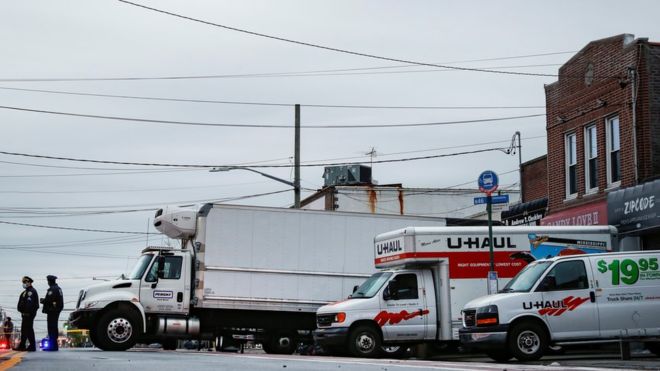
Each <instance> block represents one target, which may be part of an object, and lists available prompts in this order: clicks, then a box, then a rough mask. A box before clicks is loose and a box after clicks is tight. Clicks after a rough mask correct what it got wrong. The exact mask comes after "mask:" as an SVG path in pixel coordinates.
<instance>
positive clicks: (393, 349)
mask: <svg viewBox="0 0 660 371" xmlns="http://www.w3.org/2000/svg"><path fill="white" fill-rule="evenodd" d="M380 350H381V351H382V355H383V356H385V357H388V358H401V357H403V355H404V354H406V351H407V350H408V348H407V347H405V346H401V345H384V346H382V347H380Z"/></svg>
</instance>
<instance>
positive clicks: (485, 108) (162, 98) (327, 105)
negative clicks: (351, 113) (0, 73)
mask: <svg viewBox="0 0 660 371" xmlns="http://www.w3.org/2000/svg"><path fill="white" fill-rule="evenodd" d="M0 81H2V80H1V79H0ZM0 90H14V91H26V92H38V93H48V94H62V95H75V96H87V97H104V98H118V99H136V100H152V101H166V102H186V103H209V104H234V105H250V106H278V107H294V106H295V105H296V103H274V102H241V101H227V100H206V99H184V98H166V97H148V96H135V95H114V94H99V93H85V92H73V91H63V90H45V89H25V88H10V87H5V86H0ZM300 106H301V107H305V108H347V109H349V108H351V109H352V108H355V109H411V110H462V109H468V110H475V109H478V110H488V109H534V108H545V106H375V105H336V104H334V105H333V104H300Z"/></svg>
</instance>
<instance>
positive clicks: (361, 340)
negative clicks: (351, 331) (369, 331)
mask: <svg viewBox="0 0 660 371" xmlns="http://www.w3.org/2000/svg"><path fill="white" fill-rule="evenodd" d="M374 344H375V342H374V339H372V338H371V336H368V335H360V336H359V337H358V338H357V345H358V348H360V350H362V351H365V352H366V351H370V350H371V349H373V348H374Z"/></svg>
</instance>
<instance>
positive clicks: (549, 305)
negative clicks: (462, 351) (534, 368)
mask: <svg viewBox="0 0 660 371" xmlns="http://www.w3.org/2000/svg"><path fill="white" fill-rule="evenodd" d="M659 309H660V251H636V252H618V253H608V254H598V255H581V256H563V257H556V258H552V259H547V260H539V261H536V262H534V263H532V264H530V265H528V266H527V267H525V269H524V270H523V271H521V272H520V273H519V274H518V275H517V276H516V277H515V278H514V279H513V280H511V281H510V282H509V283H508V285H507V286H506V287H505V288H504V289H503V290H502V292H501V293H500V294H497V295H491V296H484V297H480V298H477V299H474V300H472V301H470V302H469V303H466V304H465V309H464V310H463V322H464V328H462V329H461V330H460V334H461V335H460V336H461V342H462V343H463V344H465V345H466V346H468V347H471V348H475V349H479V350H482V351H485V352H486V353H487V354H488V355H489V356H490V357H491V358H493V359H495V360H498V361H507V360H509V359H511V358H513V357H515V358H516V359H518V360H521V361H531V360H536V359H539V358H541V357H542V356H543V355H544V353H545V352H546V351H547V349H548V347H549V346H550V345H551V344H556V345H566V344H572V343H594V342H595V343H599V342H606V341H627V340H631V339H632V340H635V341H642V342H645V344H646V347H647V348H648V349H649V350H651V351H652V352H653V353H655V354H656V355H660V316H658V310H659Z"/></svg>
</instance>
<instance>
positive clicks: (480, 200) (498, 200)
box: [474, 195, 509, 205]
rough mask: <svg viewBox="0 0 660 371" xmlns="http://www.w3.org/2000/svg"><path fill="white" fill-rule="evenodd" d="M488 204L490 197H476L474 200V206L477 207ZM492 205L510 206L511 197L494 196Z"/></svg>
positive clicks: (491, 200) (491, 201)
mask: <svg viewBox="0 0 660 371" xmlns="http://www.w3.org/2000/svg"><path fill="white" fill-rule="evenodd" d="M486 202H488V197H475V198H474V204H475V205H485V204H486ZM490 203H491V204H508V203H509V195H499V196H492V197H491V199H490Z"/></svg>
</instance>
